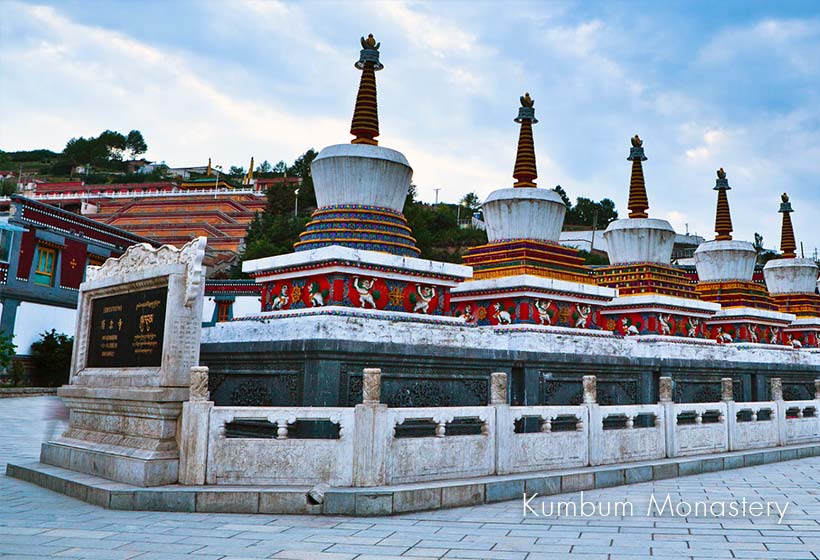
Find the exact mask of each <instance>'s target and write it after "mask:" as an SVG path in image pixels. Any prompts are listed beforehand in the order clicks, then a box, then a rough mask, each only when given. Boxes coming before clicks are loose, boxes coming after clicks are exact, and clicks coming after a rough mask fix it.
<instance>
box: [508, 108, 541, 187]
mask: <svg viewBox="0 0 820 560" xmlns="http://www.w3.org/2000/svg"><path fill="white" fill-rule="evenodd" d="M534 105H535V101H534V100H533V98H532V97H530V94H529V92H527V93H525V94H524V95H522V96H521V107H519V108H518V118H517V119H515V122H517V123H520V124H521V131H520V132H519V134H518V151H517V153H516V155H515V167H514V168H513V177H514V178H515V183H514V184H513V186H514V187H535V180H536V179H537V178H538V169H537V168H536V165H535V142H533V139H532V125H533V124H535V123H537V122H538V119H536V118H535V108H534Z"/></svg>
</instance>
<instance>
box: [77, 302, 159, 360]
mask: <svg viewBox="0 0 820 560" xmlns="http://www.w3.org/2000/svg"><path fill="white" fill-rule="evenodd" d="M167 299H168V289H167V288H156V289H153V290H142V291H138V292H131V293H124V294H120V295H115V296H109V297H103V298H97V299H94V300H92V302H91V325H90V330H89V339H88V367H92V368H128V367H159V366H160V365H162V342H163V337H164V334H165V332H164V331H165V307H166V304H167Z"/></svg>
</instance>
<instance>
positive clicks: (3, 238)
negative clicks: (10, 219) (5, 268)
mask: <svg viewBox="0 0 820 560" xmlns="http://www.w3.org/2000/svg"><path fill="white" fill-rule="evenodd" d="M13 238H14V232H13V231H9V230H7V229H3V230H0V262H6V263H7V262H9V253H11V240H12V239H13Z"/></svg>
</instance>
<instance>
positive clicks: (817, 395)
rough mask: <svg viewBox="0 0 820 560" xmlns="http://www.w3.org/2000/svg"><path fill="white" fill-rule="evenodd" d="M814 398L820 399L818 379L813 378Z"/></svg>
mask: <svg viewBox="0 0 820 560" xmlns="http://www.w3.org/2000/svg"><path fill="white" fill-rule="evenodd" d="M814 400H816V401H820V379H815V380H814Z"/></svg>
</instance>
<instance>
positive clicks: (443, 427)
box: [436, 419, 447, 437]
mask: <svg viewBox="0 0 820 560" xmlns="http://www.w3.org/2000/svg"><path fill="white" fill-rule="evenodd" d="M446 431H447V421H446V420H444V419H441V420H438V421H437V422H436V437H444V435H445V432H446Z"/></svg>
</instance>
